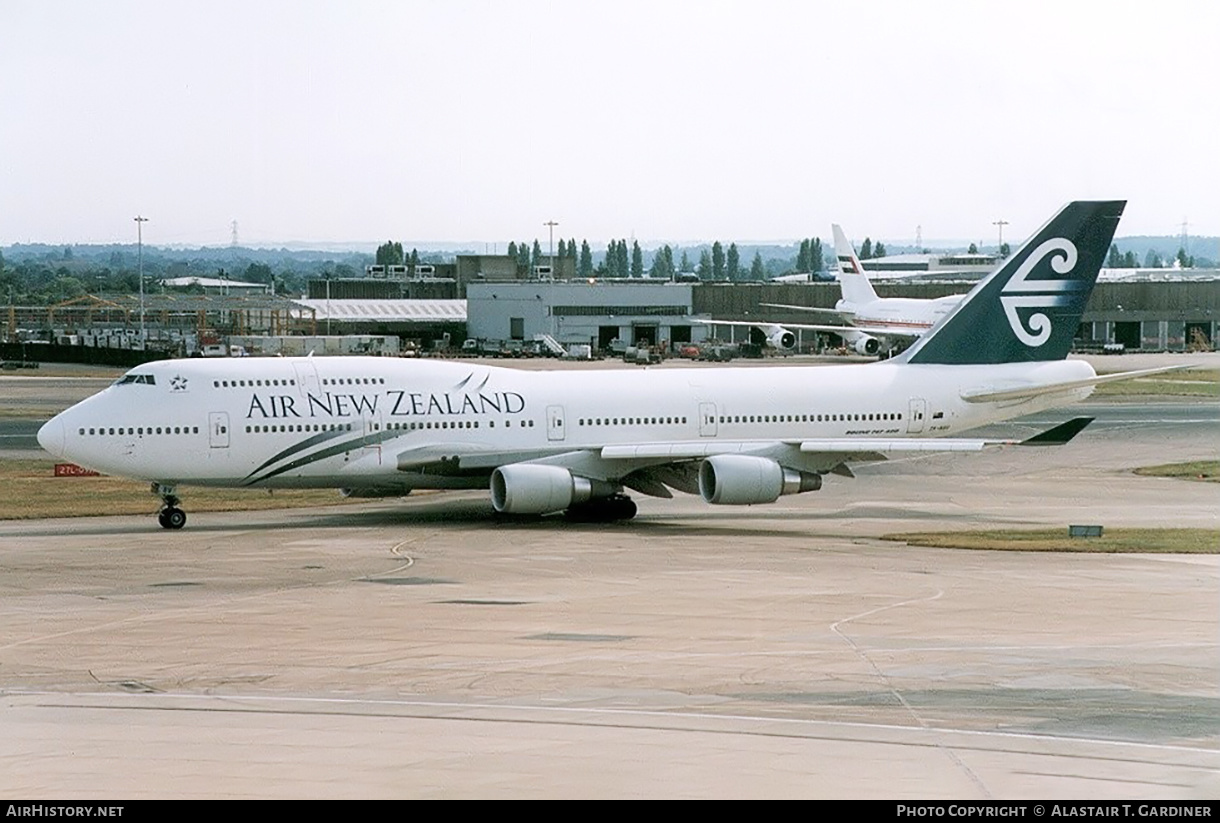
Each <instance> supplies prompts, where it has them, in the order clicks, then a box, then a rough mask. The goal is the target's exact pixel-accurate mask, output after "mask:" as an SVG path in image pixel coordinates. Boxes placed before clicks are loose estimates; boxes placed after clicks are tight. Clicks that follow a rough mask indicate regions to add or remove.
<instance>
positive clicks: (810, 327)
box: [691, 320, 924, 339]
mask: <svg viewBox="0 0 1220 823" xmlns="http://www.w3.org/2000/svg"><path fill="white" fill-rule="evenodd" d="M691 322H692V323H700V324H702V325H705V326H751V327H753V328H767V327H770V326H781V327H783V328H785V329H799V330H801V331H826V332H834V333H835V334H852V333H860V334H870V335H872V336H874V337H902V338H911V339H914V338H916V337H919V335H920V334H922V333H923V332H924V329H920V330H919V331H912V330H911V329H909V328H893V327H891V326H845V325H843V324H842V323H839V324H838V325H835V324H832V323H777V322H775V321H773V320H754V321H751V320H692V321H691Z"/></svg>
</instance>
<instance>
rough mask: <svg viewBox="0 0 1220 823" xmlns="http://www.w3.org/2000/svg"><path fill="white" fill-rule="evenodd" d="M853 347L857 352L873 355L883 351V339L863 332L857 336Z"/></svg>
mask: <svg viewBox="0 0 1220 823" xmlns="http://www.w3.org/2000/svg"><path fill="white" fill-rule="evenodd" d="M852 348H853V349H855V350H856V353H857V354H868V355H873V354H876V353H877V352H879V351H881V341H880V340H878V339H877V338H875V337H870V336H869V335H867V334H862V335H860V336H859V337H857V338H856V342H855V343H853V344H852Z"/></svg>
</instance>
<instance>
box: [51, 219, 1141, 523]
mask: <svg viewBox="0 0 1220 823" xmlns="http://www.w3.org/2000/svg"><path fill="white" fill-rule="evenodd" d="M1122 209H1123V203H1121V202H1077V203H1072V204H1070V205H1068V206H1066V207H1065V208H1064V209H1063V210H1061V211H1060V212H1059V213H1058V214H1056V215H1055V216H1054V217H1053V218H1052V219H1051V220H1050V221H1049V222H1048V223H1047V224H1046V225H1045V226H1043V227H1042V228H1041V229H1040V230H1039V231H1038V232H1037V233H1035V235H1034V236H1033V238H1031V239H1030V240H1029V241H1028V242H1027V243H1026V244H1025V245H1024V246H1023V247H1022V248H1021V249H1019V250H1018V251H1017V252H1016V253H1015V254H1014V255H1013V256H1012V257H1011V258H1010V259H1009V260H1008V261H1007V262H1006V263H1005V264H1004V265H1003V266H1002V267H1000V268H999V269H998V270H997V271H996V272H994V273H993V274H992V275H990V276H989V277H987V278H986V279H985V280H983V281H982V282H980V283H979V284H978V286H977V287H976V288H975V289H973V290H972V291H971V292H970V293H969V294H968V295H966V296H965V297H964V298H963V299H962V300H961V302H960V303H959V304H957V305H956V306H955V307H954V308H953V310H952V311H950V312H948V313H947V314H945V315H943V316H942V317H941V318H940V319H939V320H938V321H936V323H935V325H933V326H932V328H931V329H930V330H929V331H927V332H926V333H925V334H923V335H922V336H921V337H919V338H918V340H916V342H915V343H914V344H913V345H912V346H911V347H910V348H909V349H907V350H906V351H905V352H903V353H902V354H901V355H899V356H897V357H895V358H892V359H890V360H887V361H884V362H879V363H870V364H866V365H849V366H839V367H808V366H807V367H779V368H748V367H745V368H721V369H700V370H698V371H690V372H676V371H674V370H672V369H666V368H661V369H644V370H631V371H626V370H619V371H584V370H578V371H570V370H568V371H562V372H547V371H520V370H516V369H505V368H495V367H490V366H474V367H472V366H471V365H469V363H450V362H444V361H425V360H394V359H388V358H364V357H333V358H329V357H317V358H315V357H300V358H266V359H262V358H242V359H234V360H228V359H221V360H171V361H163V362H157V363H149V364H146V365H144V366H140V367H138V368H136V369H132V370H131V371H130V372H129V373H128V374H127V375H126V376H125V377H123V378H122V379H120V380H119V381H117V382H116V383H115V384H114V385H112V386H110V387H109V388H107V389H106V390H105V391H103V392H101V393H99V394H97V395H95V396H93V397H91V398H89V399H87V400H85V401H83V402H81V403H78V404H77V405H75V406H73V407H72V408H70V409H68V410H67V411H65V412H63V413H62V414H59V415H57V416H56V417H55V418H54V419H52V420H51V421H50V422H48V423H47V424H46V425H45V426H43V427H42V429H41V430H40V431H39V433H38V440H39V442H40V443H41V444H42V446H43V447H44V448H45V449H46V450H47V451H49V452H51V453H52V454H55V455H57V456H60V457H63V458H67V459H69V460H72V461H73V462H76V463H79V464H80V465H82V466H86V467H89V468H92V469H96V470H98V471H102V472H106V473H108V474H115V475H122V476H127V477H135V478H141V479H144V480H147V481H150V482H151V484H152V488H153V491H154V492H155V493H156V494H158V495H159V496H160V497H161V499H162V501H163V508H162V510H161V514H160V522H161V525H163V526H165V527H166V528H171V529H176V528H181V527H182V525H183V524H184V523H185V522H186V515H185V513H184V512H183V510H182V508H181V507H180V499H179V497H178V489H179V487H180V486H187V485H202V486H232V487H254V488H269V487H276V488H307V487H334V488H340V489H343V490H344V491H345V492H346V493H349V494H355V495H362V496H389V495H404V494H407V493H408V492H410V491H411V490H412V489H423V488H431V489H472V488H483V489H487V490H488V491H489V492H490V498H491V504H492V506H493V507H494V508H495V509H496V510H497V511H499V512H503V513H506V514H517V513H520V514H547V513H551V512H561V511H566V512H568V513H569V514H570V515H573V516H578V517H586V518H594V519H625V518H630V517H632V516H634V515H635V513H636V504H635V502H634V501H633V500H632V499H631V498H629V497H628V496H627V495H626V492H627V491H628V490H633V491H636V492H639V493H640V494H644V495H649V496H653V497H672V495H673V492H674V491H675V490H676V491H679V492H685V493H689V494H697V495H699V496H701V497H702V498H703V499H704V500H705V501H706V502H708V503H709V504H714V505H751V504H765V503H772V502H774V501H775V500H777V499H778V498H779V497H780V496H781V495H786V494H797V493H801V492H806V491H814V490H816V489H818V488H820V487H821V485H822V482H823V479H824V478H825V477H826V476H827V475H829V474H832V473H833V474H837V475H846V476H851V471H850V469H849V466H850V464H852V463H854V462H861V461H873V460H884V459H886V458H887V457H888V456H890V455H895V454H897V455H902V454H911V453H920V452H933V451H978V450H981V449H984V448H987V447H988V446H992V445H996V444H998V443H1001V442H1008V441H994V440H984V439H971V438H967V437H961V436H960V435H961V433H963V432H966V431H968V430H969V429H972V428H975V427H978V426H981V425H985V424H988V423H994V422H997V421H1002V420H1008V419H1012V418H1015V417H1020V416H1022V415H1026V414H1029V413H1031V412H1035V411H1039V410H1042V409H1047V408H1052V407H1056V406H1062V405H1066V404H1069V403H1072V402H1075V401H1078V400H1081V399H1083V398H1084V397H1087V396H1088V394H1089V393H1090V392H1091V391H1092V387H1093V386H1095V385H1097V384H1098V383H1101V382H1106V381H1109V380H1117V379H1124V378H1127V377H1131V376H1134V375H1136V374H1147V373H1151V372H1153V371H1157V370H1145V371H1143V372H1131V373H1127V374H1121V375H1107V376H1105V377H1098V376H1097V375H1096V374H1095V373H1094V372H1093V369H1092V368H1091V367H1090V366H1089V365H1088V364H1087V363H1085V362H1083V361H1080V360H1067V359H1065V358H1066V354H1067V352H1068V349H1069V347H1070V345H1071V341H1072V337H1073V335H1074V333H1075V330H1076V327H1077V325H1078V324H1079V322H1080V316H1081V312H1082V311H1083V309H1084V305H1085V301H1086V300H1087V299H1088V296H1089V293H1090V291H1091V290H1092V288H1093V284H1094V281H1095V280H1096V277H1097V272H1098V269H1099V268H1100V265H1101V262H1102V258H1103V256H1104V255H1105V253H1106V251H1107V250H1108V248H1109V246H1110V241H1111V238H1112V237H1113V234H1114V230H1115V228H1116V226H1117V224H1118V219H1119V216H1120V215H1121V213H1122ZM268 387H270V388H268ZM332 387H333V388H332ZM1087 422H1088V421H1087V419H1084V418H1078V419H1076V420H1071V421H1068V422H1067V423H1064V424H1062V425H1060V426H1056V427H1055V428H1053V429H1051V430H1049V431H1046V432H1043V433H1041V434H1039V435H1037V436H1035V437H1033V438H1030V439H1029V440H1026V441H1024V444H1025V445H1031V446H1035V445H1036V446H1042V445H1054V444H1060V443H1064V442H1066V441H1067V440H1069V439H1071V438H1072V437H1073V436H1075V435H1076V434H1077V433H1078V432H1079V431H1080V430H1081V429H1082V428H1084V426H1085V424H1086V423H1087Z"/></svg>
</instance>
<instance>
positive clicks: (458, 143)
mask: <svg viewBox="0 0 1220 823" xmlns="http://www.w3.org/2000/svg"><path fill="white" fill-rule="evenodd" d="M1218 38H1220V2H1215V0H1198V1H1197V2H1196V1H1195V0H1181V1H1180V2H1172V1H1170V2H1165V1H1164V0H1161V2H1156V3H1153V2H1146V1H1145V0H1139V1H1138V2H1114V1H1111V2H1100V1H1099V2H1092V1H1091V0H1072V1H1071V2H1067V0H1055V1H1054V2H1040V0H1038V1H1035V0H1021V2H1013V3H1003V4H1001V3H996V2H940V1H939V0H918V2H867V1H866V2H857V0H851V2H847V0H841V1H840V2H833V3H831V2H825V3H819V2H807V1H806V2H791V3H789V2H772V1H771V0H749V2H723V3H717V2H707V1H706V0H699V1H698V2H696V1H695V0H685V1H684V2H666V1H665V0H645V2H635V0H610V2H600V0H594V1H593V2H590V0H580V2H576V1H575V0H573V2H566V3H565V2H527V1H526V0H499V2H463V1H462V0H444V2H441V0H435V1H434V2H403V1H401V0H399V1H393V0H382V1H381V2H364V1H363V0H336V2H305V1H304V0H292V1H291V2H270V1H269V0H257V2H228V1H227V0H206V1H205V2H197V3H196V2H127V0H105V2H95V1H93V0H88V1H86V0H81V2H66V1H65V0H0V245H8V244H11V243H24V242H47V243H68V242H82V243H93V242H113V241H118V242H130V241H132V240H134V238H135V223H134V222H133V220H132V218H133V217H134V216H135V215H137V214H142V215H144V216H147V217H149V218H150V222H148V223H146V224H145V226H144V239H145V241H146V242H149V243H152V244H157V245H162V244H165V245H168V244H192V245H226V244H228V243H229V241H230V238H231V230H232V229H231V224H232V221H234V220H236V221H237V222H238V231H239V236H240V241H241V242H242V244H243V245H268V244H277V243H281V242H289V241H319V242H339V241H364V240H368V241H378V240H386V239H395V240H402V241H404V242H406V243H408V244H409V245H410V244H414V243H416V242H419V241H429V240H431V241H469V242H470V243H471V244H492V243H499V244H501V245H500V250H501V251H502V250H503V244H504V243H506V242H507V241H508V240H510V239H515V240H522V239H529V240H532V239H533V238H535V237H538V238H541V240H542V243H543V245H544V246H545V244H546V242H547V241H546V237H547V233H546V228H545V227H544V226H543V225H542V224H543V223H544V222H545V221H547V220H552V219H553V220H556V221H558V223H559V226H558V228H557V230H556V232H557V233H556V237H557V238H558V237H560V236H562V237H575V238H578V239H580V238H588V239H589V240H590V242H593V243H596V244H604V241H605V240H606V239H608V238H611V237H635V238H638V239H639V240H640V241H641V242H644V243H649V244H651V243H654V242H658V241H664V242H683V241H696V240H709V241H710V240H713V239H720V240H723V241H725V242H728V241H737V242H750V241H765V240H777V241H790V240H792V239H795V238H800V237H808V236H821V237H829V234H830V230H829V224H830V223H831V222H839V223H842V224H843V225H844V227H845V228H846V229H847V232H848V234H849V235H851V236H852V237H854V238H856V239H857V241H859V239H861V238H863V237H864V236H865V235H869V236H871V237H872V238H874V239H883V240H886V241H889V242H900V241H902V240H911V239H913V238H914V236H915V231H916V226H921V227H922V233H923V237H924V239H925V241H927V240H929V239H935V238H955V239H959V238H960V239H967V240H969V239H974V240H979V241H981V242H986V243H993V242H994V240H995V237H996V227H995V226H994V225H993V221H996V220H998V219H1001V218H1003V219H1004V220H1007V221H1009V225H1008V226H1007V227H1005V238H1006V239H1007V240H1012V241H1014V242H1016V241H1019V240H1020V239H1022V238H1024V237H1026V236H1027V235H1028V234H1030V233H1031V232H1033V231H1034V230H1035V229H1037V228H1038V226H1039V225H1040V224H1041V223H1042V222H1044V221H1045V220H1046V219H1047V218H1048V217H1049V216H1050V215H1051V213H1053V212H1054V210H1055V209H1057V208H1058V207H1059V206H1060V205H1062V204H1063V203H1064V202H1066V201H1068V200H1072V199H1101V198H1105V199H1110V198H1120V199H1127V200H1128V201H1129V204H1128V207H1127V211H1126V215H1125V216H1124V218H1123V222H1122V224H1121V225H1120V226H1119V231H1118V233H1119V235H1120V236H1121V235H1134V234H1176V233H1178V232H1179V231H1180V230H1181V224H1182V222H1183V221H1184V220H1186V221H1189V224H1190V233H1191V234H1210V235H1217V234H1220V149H1218V147H1220V96H1218V94H1217V78H1220V48H1218ZM408 247H409V246H408Z"/></svg>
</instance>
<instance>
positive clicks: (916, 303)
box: [763, 223, 965, 354]
mask: <svg viewBox="0 0 1220 823" xmlns="http://www.w3.org/2000/svg"><path fill="white" fill-rule="evenodd" d="M830 229H831V231H832V232H833V233H834V240H835V256H836V257H837V258H838V260H839V274H838V280H839V288H840V289H842V292H843V297H842V299H840V300H839V301H838V302H837V303H835V307H834V309H833V310H829V309H819V308H813V307H810V306H787V305H782V304H777V303H764V304H763V305H764V306H770V307H772V308H780V309H790V310H796V311H813V312H823V313H827V312H829V313H833V314H836V315H838V316H839V317H840V318H842V320H843V323H846V324H847V326H848V327H850V328H845V327H844V326H843V324H838V325H795V326H790V328H799V329H813V330H816V331H829V332H834V333H835V334H838V335H839V336H840V337H842V338H843V341H844V342H845V343H846V344H847V345H848V346H850V347H851V348H853V349H855V350H856V351H857V352H859V353H860V354H886V353H888V352H890V351H892V350H894V349H897V348H905V347H906V346H907V345H910V343H911V342H912V341H914V340H915V339H916V338H917V337H919V336H920V335H922V334H923V333H924V332H926V331H928V329H930V328H932V326H933V325H934V324H935V323H936V321H937V320H939V319H940V318H942V317H944V316H945V315H946V314H948V313H949V312H950V311H951V310H952V309H953V307H954V306H956V305H957V304H958V303H960V302H961V301H962V298H964V297H965V295H964V294H952V295H947V296H945V297H937V298H934V299H930V300H929V299H920V298H915V297H878V296H877V292H876V291H874V290H873V284H872V283H870V282H869V279H868V275H867V274H865V273H864V267H863V266H862V265H860V258H859V257H857V256H856V250H855V248H853V247H852V245H851V243H850V242H849V241H848V239H847V236H846V235H845V234H844V233H843V229H842V228H840V226H839V225H838V224H837V223H834V224H832V225H831V227H830Z"/></svg>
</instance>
